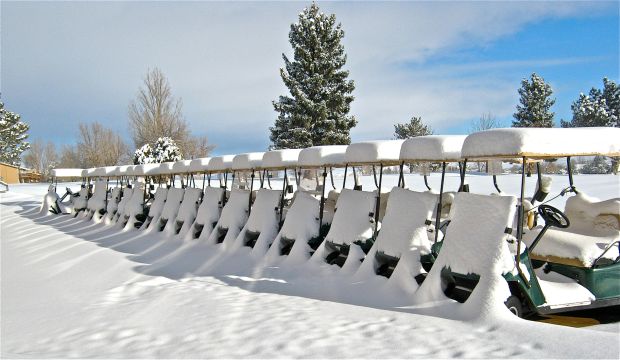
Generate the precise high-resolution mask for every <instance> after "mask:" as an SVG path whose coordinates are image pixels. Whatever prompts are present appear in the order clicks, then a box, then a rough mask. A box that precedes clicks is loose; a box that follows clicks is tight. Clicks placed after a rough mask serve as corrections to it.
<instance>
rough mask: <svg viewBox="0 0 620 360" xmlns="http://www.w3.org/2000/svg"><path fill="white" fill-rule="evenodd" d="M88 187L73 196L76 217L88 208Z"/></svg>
mask: <svg viewBox="0 0 620 360" xmlns="http://www.w3.org/2000/svg"><path fill="white" fill-rule="evenodd" d="M88 195H89V189H88V186H84V187H83V188H81V189H80V191H79V192H78V193H77V194H74V195H73V196H72V202H73V211H74V213H75V215H74V216H77V215H78V214H79V213H80V212H81V211H85V210H86V207H87V206H88Z"/></svg>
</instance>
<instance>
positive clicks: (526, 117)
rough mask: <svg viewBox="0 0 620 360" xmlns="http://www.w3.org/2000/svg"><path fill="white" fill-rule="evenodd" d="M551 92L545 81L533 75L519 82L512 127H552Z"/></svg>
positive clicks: (552, 100) (552, 102) (553, 102)
mask: <svg viewBox="0 0 620 360" xmlns="http://www.w3.org/2000/svg"><path fill="white" fill-rule="evenodd" d="M552 94H553V90H552V89H551V86H550V85H549V84H547V83H546V82H545V79H543V78H542V77H540V76H538V75H536V74H535V73H533V74H532V75H531V77H530V80H528V79H523V80H521V88H520V89H519V95H520V96H521V98H520V99H519V102H520V105H517V112H516V113H514V114H513V117H514V118H515V119H514V120H513V121H512V126H513V127H553V116H554V115H555V113H553V112H551V106H553V104H555V99H553V98H551V95H552Z"/></svg>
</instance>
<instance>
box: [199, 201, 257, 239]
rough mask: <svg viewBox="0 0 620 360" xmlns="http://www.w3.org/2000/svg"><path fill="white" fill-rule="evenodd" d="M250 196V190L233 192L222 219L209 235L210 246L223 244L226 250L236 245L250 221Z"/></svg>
mask: <svg viewBox="0 0 620 360" xmlns="http://www.w3.org/2000/svg"><path fill="white" fill-rule="evenodd" d="M249 196H250V191H249V190H241V189H232V190H231V192H230V197H229V199H228V202H227V203H226V205H225V206H224V209H222V214H221V216H220V219H219V220H218V222H217V225H215V228H213V231H211V234H210V235H209V239H208V240H207V242H208V243H209V244H217V243H223V245H224V246H225V247H226V248H228V247H231V246H232V245H233V244H234V242H235V239H236V238H237V235H239V232H240V231H241V229H242V228H243V225H244V224H245V222H246V221H247V220H248V206H249Z"/></svg>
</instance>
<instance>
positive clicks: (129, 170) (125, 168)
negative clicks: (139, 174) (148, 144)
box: [115, 165, 135, 176]
mask: <svg viewBox="0 0 620 360" xmlns="http://www.w3.org/2000/svg"><path fill="white" fill-rule="evenodd" d="M134 168H135V165H122V166H117V167H116V171H115V172H116V173H117V176H128V175H133V174H134V173H135V169H134Z"/></svg>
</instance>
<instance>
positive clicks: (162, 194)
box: [140, 186, 168, 229]
mask: <svg viewBox="0 0 620 360" xmlns="http://www.w3.org/2000/svg"><path fill="white" fill-rule="evenodd" d="M167 196H168V188H166V187H164V186H160V187H158V188H157V190H155V197H154V198H153V202H152V203H151V205H150V206H149V213H148V215H147V216H146V219H145V220H144V223H143V224H142V226H141V227H140V229H146V228H148V227H149V226H150V225H151V223H157V222H158V221H159V216H160V215H161V212H162V210H163V209H164V204H165V203H166V197H167Z"/></svg>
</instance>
